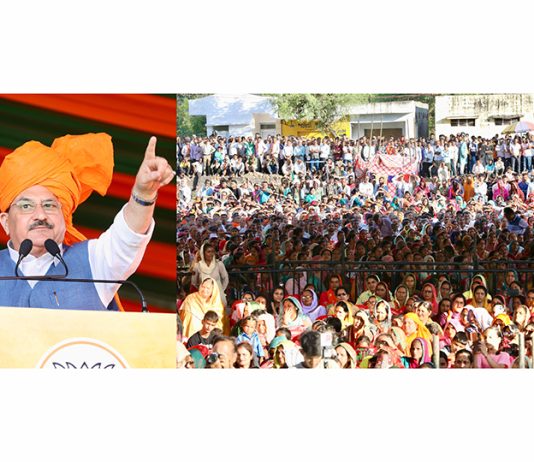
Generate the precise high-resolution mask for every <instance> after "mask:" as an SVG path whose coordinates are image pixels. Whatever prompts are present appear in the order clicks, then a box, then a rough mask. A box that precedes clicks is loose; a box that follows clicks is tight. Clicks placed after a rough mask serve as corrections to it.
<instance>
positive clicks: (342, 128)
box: [281, 117, 350, 138]
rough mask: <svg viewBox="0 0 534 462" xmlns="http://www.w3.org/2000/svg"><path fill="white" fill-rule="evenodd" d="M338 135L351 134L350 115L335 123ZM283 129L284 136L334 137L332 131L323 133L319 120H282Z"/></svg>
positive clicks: (334, 126)
mask: <svg viewBox="0 0 534 462" xmlns="http://www.w3.org/2000/svg"><path fill="white" fill-rule="evenodd" d="M333 128H334V131H335V135H336V136H342V135H345V136H350V120H349V118H348V117H346V118H344V119H343V120H341V121H339V122H336V123H335V124H334V125H333ZM281 131H282V135H283V136H302V137H304V138H317V137H321V138H323V137H324V136H327V135H328V136H329V137H332V136H333V134H332V133H323V132H321V131H320V130H319V129H318V128H317V122H315V121H311V122H298V121H296V120H282V122H281Z"/></svg>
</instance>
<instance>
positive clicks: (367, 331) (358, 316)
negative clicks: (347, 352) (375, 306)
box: [347, 310, 377, 348]
mask: <svg viewBox="0 0 534 462" xmlns="http://www.w3.org/2000/svg"><path fill="white" fill-rule="evenodd" d="M376 331H377V329H376V326H375V325H373V324H372V323H371V321H370V319H369V314H368V313H367V312H366V311H363V310H358V311H357V312H356V313H355V314H354V317H353V323H352V326H349V327H348V328H347V339H348V342H349V343H350V344H351V345H352V346H353V347H355V348H356V346H357V343H358V338H360V337H362V336H366V337H368V338H369V340H370V341H373V339H374V338H375V334H376Z"/></svg>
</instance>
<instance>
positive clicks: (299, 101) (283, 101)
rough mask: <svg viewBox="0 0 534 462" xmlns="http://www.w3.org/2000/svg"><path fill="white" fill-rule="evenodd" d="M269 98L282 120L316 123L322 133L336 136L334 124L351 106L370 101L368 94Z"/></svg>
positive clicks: (322, 94)
mask: <svg viewBox="0 0 534 462" xmlns="http://www.w3.org/2000/svg"><path fill="white" fill-rule="evenodd" d="M268 96H269V97H270V98H271V102H272V104H273V106H274V108H275V109H276V110H277V112H278V117H279V118H280V119H285V120H297V121H302V122H312V121H315V122H316V123H317V128H318V129H320V130H321V131H322V132H324V133H331V134H334V135H335V130H334V127H333V126H334V124H335V123H336V122H337V121H339V120H340V119H341V118H343V117H344V116H346V115H347V114H348V113H349V111H348V109H349V108H350V106H351V105H353V104H362V103H366V102H368V101H369V95H367V94H348V93H280V94H275V95H268Z"/></svg>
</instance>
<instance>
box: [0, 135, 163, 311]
mask: <svg viewBox="0 0 534 462" xmlns="http://www.w3.org/2000/svg"><path fill="white" fill-rule="evenodd" d="M112 174H113V146H112V144H111V137H110V136H109V135H107V134H105V133H97V134H93V133H91V134H87V135H77V136H70V135H67V136H65V137H62V138H58V139H56V140H55V141H54V143H53V144H52V147H47V146H44V145H42V144H41V143H38V142H36V141H29V142H27V143H25V144H24V145H22V146H21V147H19V148H17V149H16V150H15V151H13V152H12V153H10V154H9V155H8V156H6V158H5V160H4V162H3V163H2V165H1V166H0V212H1V213H0V223H1V225H2V227H3V228H4V230H5V232H6V233H7V234H8V236H9V242H8V248H7V249H5V250H2V251H0V274H1V275H3V276H10V275H13V274H14V269H15V265H16V263H17V262H18V263H20V266H19V271H20V273H22V274H23V275H29V276H44V275H47V276H51V277H53V276H60V275H61V274H62V271H63V269H62V266H61V265H60V264H59V263H60V260H59V259H58V257H57V256H52V255H51V254H50V253H48V251H47V249H46V247H45V242H46V241H47V240H48V239H51V240H53V241H54V242H55V243H56V244H57V245H58V246H59V249H60V253H61V255H62V257H63V259H64V261H65V262H66V263H67V266H68V268H69V278H88V279H116V280H123V279H127V278H128V277H129V276H130V275H131V274H133V273H134V271H135V270H136V269H137V267H138V266H139V263H140V262H141V259H142V258H143V254H144V251H145V248H146V246H147V244H148V242H149V240H150V237H151V236H152V232H153V230H154V220H153V218H152V216H153V213H154V208H155V204H156V198H157V193H158V190H159V189H160V188H161V187H162V186H164V185H166V184H168V183H169V182H170V181H171V180H172V178H173V177H174V171H173V170H172V169H171V167H170V166H169V164H168V163H167V161H166V160H165V159H164V158H161V157H157V156H156V138H155V137H152V138H150V141H149V143H148V146H147V148H146V151H145V156H144V159H143V162H142V164H141V166H140V168H139V171H138V173H137V176H136V178H135V183H134V186H133V188H132V193H131V196H130V199H129V201H128V203H127V204H126V205H125V206H124V207H123V208H122V209H121V211H120V212H119V213H118V214H117V216H116V217H115V220H114V222H113V224H112V225H111V227H110V228H109V229H108V230H107V231H105V232H104V233H103V234H102V235H101V236H100V237H99V238H98V239H91V240H89V241H88V240H86V238H85V237H84V236H83V234H81V233H80V232H79V231H78V230H77V229H76V228H75V227H74V226H73V224H72V214H73V213H74V211H75V210H76V208H77V207H78V205H79V204H80V203H81V202H83V201H84V200H85V199H87V198H88V197H89V195H90V194H91V192H92V191H93V190H96V191H97V192H99V193H100V194H102V195H104V194H105V193H106V191H107V188H108V186H109V184H110V183H111V177H112ZM28 239H29V240H31V243H32V245H31V249H30V251H29V254H28V255H27V256H23V255H21V254H19V250H21V244H22V243H23V242H24V241H26V240H28ZM118 288H119V285H118V284H90V283H89V284H87V283H59V282H55V281H24V280H16V281H0V306H30V307H31V306H34V307H40V308H62V309H90V310H105V309H117V308H120V306H118V305H117V303H116V302H113V298H114V295H115V293H116V291H117V290H118Z"/></svg>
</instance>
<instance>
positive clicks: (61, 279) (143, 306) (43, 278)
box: [0, 275, 148, 313]
mask: <svg viewBox="0 0 534 462" xmlns="http://www.w3.org/2000/svg"><path fill="white" fill-rule="evenodd" d="M0 281H49V282H82V283H89V282H90V283H92V284H121V285H122V284H128V285H129V286H131V287H133V288H134V289H135V291H136V292H137V295H139V298H140V299H141V311H142V312H143V313H148V306H147V303H146V300H145V296H144V295H143V292H141V289H140V288H139V286H138V285H137V284H136V283H135V282H132V281H128V280H127V279H82V278H69V279H65V276H62V275H60V276H0Z"/></svg>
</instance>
